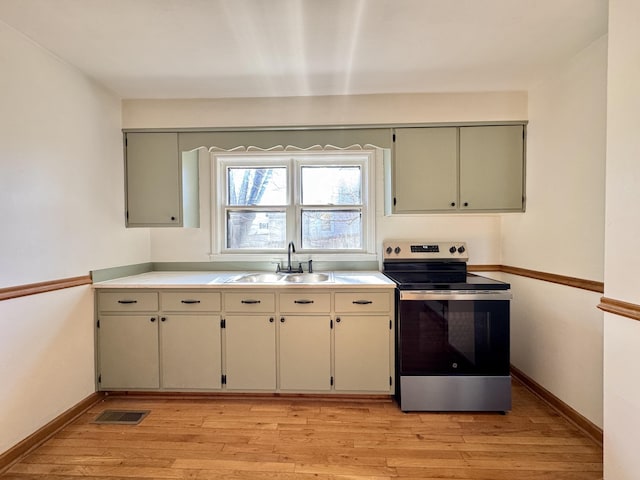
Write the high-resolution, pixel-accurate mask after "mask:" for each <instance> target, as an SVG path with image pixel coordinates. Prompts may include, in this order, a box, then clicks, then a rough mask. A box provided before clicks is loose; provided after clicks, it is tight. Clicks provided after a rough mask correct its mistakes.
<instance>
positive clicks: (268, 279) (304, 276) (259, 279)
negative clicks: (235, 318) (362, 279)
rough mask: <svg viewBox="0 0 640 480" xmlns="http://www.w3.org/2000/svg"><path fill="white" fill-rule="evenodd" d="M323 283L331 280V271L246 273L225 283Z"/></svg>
mask: <svg viewBox="0 0 640 480" xmlns="http://www.w3.org/2000/svg"><path fill="white" fill-rule="evenodd" d="M281 282H289V283H323V282H333V276H332V274H331V273H248V274H245V275H241V276H239V277H235V278H232V279H230V280H227V283H281Z"/></svg>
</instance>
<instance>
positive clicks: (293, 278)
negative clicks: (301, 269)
mask: <svg viewBox="0 0 640 480" xmlns="http://www.w3.org/2000/svg"><path fill="white" fill-rule="evenodd" d="M284 281H285V282H291V283H322V282H330V281H331V275H330V274H328V273H291V274H289V275H287V276H286V277H284Z"/></svg>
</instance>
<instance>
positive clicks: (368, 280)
mask: <svg viewBox="0 0 640 480" xmlns="http://www.w3.org/2000/svg"><path fill="white" fill-rule="evenodd" d="M248 273H272V272H255V271H247V272H243V271H237V272H215V271H210V272H205V271H203V272H147V273H142V274H139V275H132V276H129V277H120V278H114V279H113V280H106V281H103V282H96V283H94V284H93V288H95V289H106V288H113V289H120V288H149V289H159V288H224V289H230V288H234V289H236V288H252V289H256V288H278V289H299V288H333V289H336V288H344V287H350V288H358V287H366V288H394V287H395V283H394V282H393V281H392V280H390V279H389V278H387V277H386V276H385V275H383V274H382V273H380V272H376V271H344V272H343V271H334V272H331V273H333V281H331V282H318V283H291V282H283V281H280V282H261V283H234V282H233V281H232V280H233V279H235V278H238V277H240V276H242V275H246V274H248ZM317 273H328V272H317Z"/></svg>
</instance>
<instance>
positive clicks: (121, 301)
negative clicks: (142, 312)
mask: <svg viewBox="0 0 640 480" xmlns="http://www.w3.org/2000/svg"><path fill="white" fill-rule="evenodd" d="M118 303H124V304H129V303H138V300H118Z"/></svg>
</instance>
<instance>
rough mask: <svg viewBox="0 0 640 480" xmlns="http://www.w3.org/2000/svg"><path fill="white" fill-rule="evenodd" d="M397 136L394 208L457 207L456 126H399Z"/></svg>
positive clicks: (411, 210) (406, 210) (409, 210)
mask: <svg viewBox="0 0 640 480" xmlns="http://www.w3.org/2000/svg"><path fill="white" fill-rule="evenodd" d="M395 135H396V138H395V144H394V149H395V150H394V168H393V174H394V175H393V177H394V189H393V192H394V193H393V195H394V202H393V203H394V208H393V211H394V212H395V213H417V212H424V211H428V210H440V211H442V210H455V209H456V207H457V203H458V196H457V191H458V166H457V163H458V162H457V142H458V138H457V136H458V132H457V128H456V127H441V128H397V129H396V131H395Z"/></svg>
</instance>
